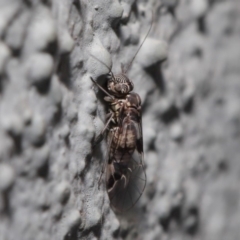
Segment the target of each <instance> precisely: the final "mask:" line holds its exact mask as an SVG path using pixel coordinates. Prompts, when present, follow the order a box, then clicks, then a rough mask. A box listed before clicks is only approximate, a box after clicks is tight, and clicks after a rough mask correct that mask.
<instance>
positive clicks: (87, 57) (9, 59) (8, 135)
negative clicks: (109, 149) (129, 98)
mask: <svg viewBox="0 0 240 240" xmlns="http://www.w3.org/2000/svg"><path fill="white" fill-rule="evenodd" d="M152 12H153V16H154V22H153V26H152V31H151V33H150V35H149V37H148V38H147V40H146V41H145V43H144V45H143V47H142V49H141V51H140V52H139V54H138V56H137V58H136V59H135V61H134V63H133V65H132V68H131V70H130V71H129V74H128V75H129V77H130V78H131V79H132V81H133V82H134V85H135V91H136V92H138V93H139V94H140V96H141V98H142V104H143V132H144V150H145V164H146V172H147V178H148V181H147V186H146V189H145V192H144V194H143V196H142V198H141V199H140V201H139V203H138V204H137V206H136V207H135V209H133V210H131V211H129V212H128V213H125V214H122V215H120V216H118V215H116V214H115V213H114V212H113V211H112V210H111V208H110V207H109V200H108V196H107V193H106V190H105V186H104V184H102V185H101V186H100V189H98V179H99V176H100V172H101V167H102V164H103V162H104V159H105V156H106V143H105V142H103V143H101V144H100V145H98V146H96V147H95V148H94V147H93V146H92V143H93V140H94V138H95V137H96V136H97V135H98V134H99V132H100V131H101V130H102V129H103V126H104V119H105V114H106V109H107V108H106V104H105V103H104V102H103V94H102V93H100V92H99V91H98V89H97V88H96V87H94V86H93V84H92V81H91V80H90V77H93V78H94V79H96V80H97V81H98V82H99V84H101V85H104V84H105V82H106V79H105V76H106V74H107V73H108V72H109V69H110V68H111V69H112V71H113V72H114V73H119V72H120V71H121V70H120V69H121V67H120V66H121V63H122V64H124V65H125V66H126V65H127V64H128V63H129V62H130V61H131V59H132V57H133V56H134V54H135V52H136V50H137V48H138V46H139V45H140V43H141V41H142V39H143V38H144V36H145V35H146V33H147V31H148V29H149V27H150V25H151V16H152ZM0 37H1V38H0V239H1V240H13V239H19V240H33V239H34V240H45V239H46V240H48V239H56V240H59V239H64V240H75V239H149V240H153V239H156V240H157V239H164V240H166V239H174V240H178V239H185V240H186V239H199V240H204V239H206V240H226V239H231V240H238V239H240V229H239V226H240V190H239V182H240V180H239V176H240V162H239V156H240V147H239V146H240V104H239V102H240V68H239V62H240V2H239V0H225V1H224V0H222V1H221V0H179V1H178V0H152V1H147V0H145V1H144V0H142V1H140V0H136V1H134V0H75V1H70V0H52V1H50V0H49V1H48V0H45V1H44V0H42V1H40V0H36V1H28V0H25V1H23V0H22V1H21V0H0ZM103 63H104V64H103Z"/></svg>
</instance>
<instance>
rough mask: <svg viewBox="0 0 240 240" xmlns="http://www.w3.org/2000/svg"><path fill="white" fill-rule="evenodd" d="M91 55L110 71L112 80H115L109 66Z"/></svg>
mask: <svg viewBox="0 0 240 240" xmlns="http://www.w3.org/2000/svg"><path fill="white" fill-rule="evenodd" d="M90 55H91V56H92V57H93V58H95V59H96V60H98V61H99V62H100V63H102V64H103V65H104V66H105V67H106V68H107V69H108V70H109V72H110V73H111V76H112V78H113V79H114V80H115V77H114V74H113V72H112V71H111V69H110V68H109V67H108V66H107V64H106V63H104V62H103V61H101V60H100V59H99V58H97V57H95V56H93V55H92V54H90Z"/></svg>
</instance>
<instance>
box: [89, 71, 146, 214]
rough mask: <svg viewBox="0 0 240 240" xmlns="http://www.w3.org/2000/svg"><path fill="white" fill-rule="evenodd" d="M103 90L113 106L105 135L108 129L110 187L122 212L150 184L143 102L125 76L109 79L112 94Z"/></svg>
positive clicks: (135, 200)
mask: <svg viewBox="0 0 240 240" xmlns="http://www.w3.org/2000/svg"><path fill="white" fill-rule="evenodd" d="M92 80H93V79H92ZM93 81H94V80H93ZM94 83H95V84H96V85H98V84H97V83H96V82H95V81H94ZM98 86H99V85H98ZM99 87H100V86H99ZM100 88H101V87H100ZM101 89H102V88H101ZM102 90H103V91H104V92H105V93H106V94H107V95H108V96H106V97H105V98H104V100H105V101H107V102H108V103H109V105H110V111H109V113H108V119H107V124H106V126H105V128H104V130H103V132H102V134H103V133H104V131H105V130H108V138H107V141H108V159H107V166H106V187H107V191H108V195H109V199H110V203H111V206H112V207H113V208H114V209H115V210H117V211H120V212H122V211H126V210H128V209H130V208H131V207H132V206H133V205H134V204H135V203H136V202H137V200H138V199H139V198H140V196H141V195H142V193H143V190H144V188H145V185H146V174H145V170H144V166H143V140H142V121H141V99H140V97H139V95H138V94H137V93H134V92H131V91H132V90H133V83H132V82H131V81H130V80H129V79H128V77H127V76H125V75H124V74H119V75H115V76H113V75H112V76H111V78H110V79H109V80H108V92H106V91H105V90H104V89H102Z"/></svg>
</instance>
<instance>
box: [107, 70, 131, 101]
mask: <svg viewBox="0 0 240 240" xmlns="http://www.w3.org/2000/svg"><path fill="white" fill-rule="evenodd" d="M107 85H108V86H107V87H108V91H109V93H110V94H112V95H114V96H116V97H124V96H126V95H127V94H128V93H129V92H131V91H132V90H133V87H134V85H133V82H132V81H131V80H130V79H129V78H128V77H127V76H126V75H125V74H123V73H120V74H117V75H114V76H112V77H111V78H110V79H109V80H108V84H107Z"/></svg>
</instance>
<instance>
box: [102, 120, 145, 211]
mask: <svg viewBox="0 0 240 240" xmlns="http://www.w3.org/2000/svg"><path fill="white" fill-rule="evenodd" d="M134 125H135V127H136V128H137V129H136V130H137V132H138V133H139V134H138V137H137V142H136V148H135V150H134V151H133V152H129V151H128V150H126V149H116V152H115V154H116V155H119V154H121V157H122V159H128V160H127V161H125V162H120V163H119V162H116V161H112V162H111V163H110V164H108V165H107V174H106V183H107V190H108V196H109V199H110V204H111V206H112V208H113V209H114V210H115V211H118V212H124V211H127V210H129V209H130V208H132V207H133V206H134V205H135V204H136V202H137V201H138V200H139V198H140V197H141V195H142V193H143V191H144V188H145V186H146V173H145V169H144V164H143V152H142V149H143V146H142V129H141V123H134ZM115 131H117V129H115V130H114V131H112V132H110V133H109V139H110V140H109V143H108V144H111V139H112V138H113V137H112V135H113V134H114V133H115ZM119 172H124V174H122V175H121V174H118V173H119Z"/></svg>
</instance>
